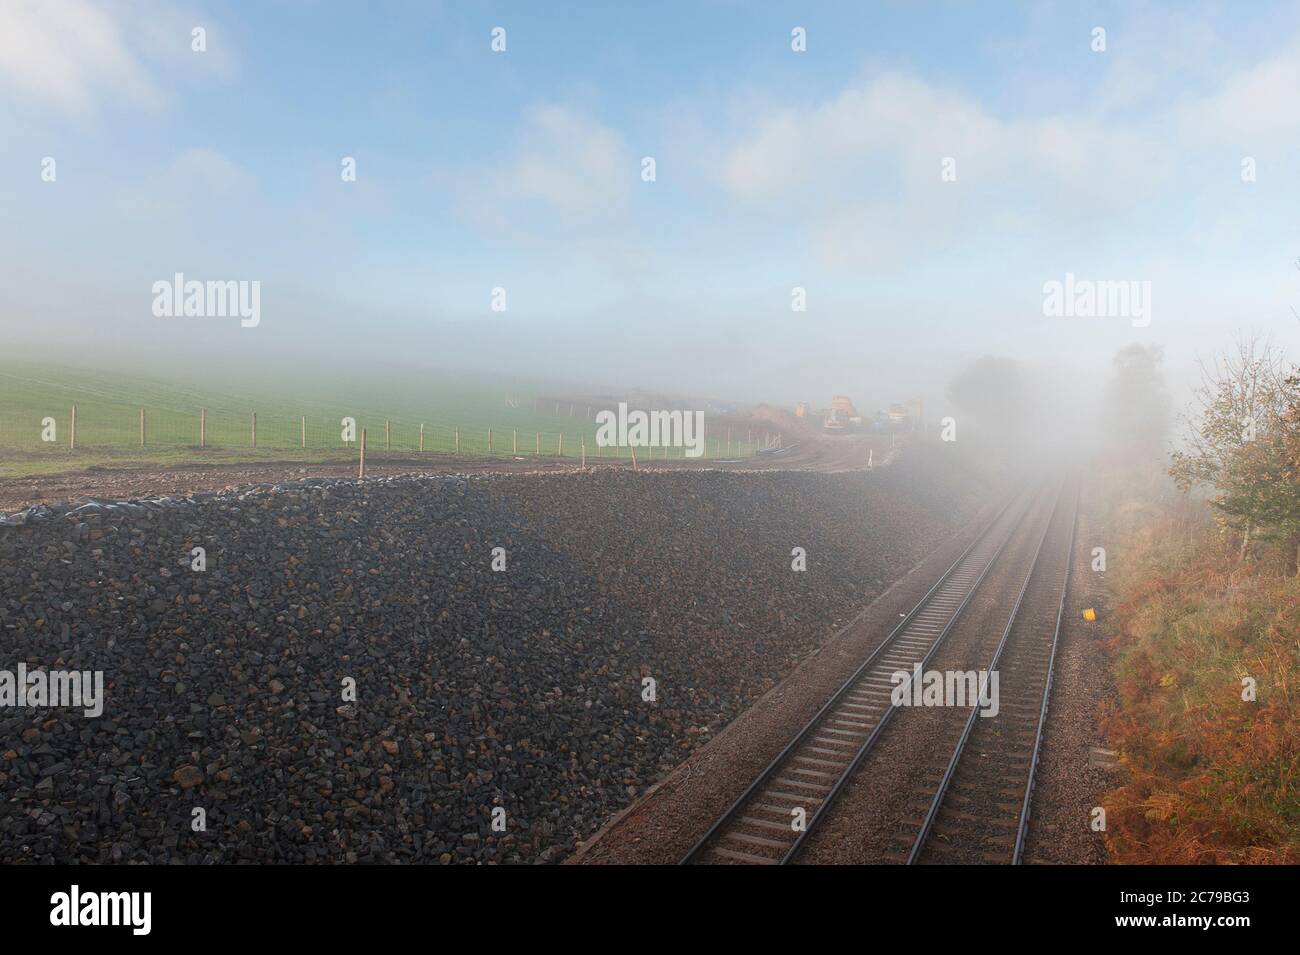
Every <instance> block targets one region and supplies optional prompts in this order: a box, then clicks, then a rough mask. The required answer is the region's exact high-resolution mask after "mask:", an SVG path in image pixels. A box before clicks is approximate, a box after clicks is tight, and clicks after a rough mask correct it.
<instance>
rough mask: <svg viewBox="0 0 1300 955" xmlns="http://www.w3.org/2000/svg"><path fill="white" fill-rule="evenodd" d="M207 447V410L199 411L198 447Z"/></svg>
mask: <svg viewBox="0 0 1300 955" xmlns="http://www.w3.org/2000/svg"><path fill="white" fill-rule="evenodd" d="M207 446H208V409H207V408H200V409H199V447H200V448H206V447H207Z"/></svg>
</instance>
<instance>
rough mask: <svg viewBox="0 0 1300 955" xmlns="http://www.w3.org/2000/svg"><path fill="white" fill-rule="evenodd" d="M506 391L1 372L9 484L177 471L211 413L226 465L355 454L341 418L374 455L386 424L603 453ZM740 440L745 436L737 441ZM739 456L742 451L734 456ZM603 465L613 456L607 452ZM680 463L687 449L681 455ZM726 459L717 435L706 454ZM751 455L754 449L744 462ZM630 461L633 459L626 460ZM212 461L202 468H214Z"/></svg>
mask: <svg viewBox="0 0 1300 955" xmlns="http://www.w3.org/2000/svg"><path fill="white" fill-rule="evenodd" d="M508 390H509V389H508V387H507V386H506V385H504V384H502V385H499V386H498V385H496V384H492V383H488V384H484V383H469V382H463V381H453V380H448V379H445V378H438V377H436V376H433V375H430V376H420V375H415V374H411V373H393V372H384V373H368V374H352V373H349V372H347V371H346V370H343V369H340V370H338V371H337V372H335V371H331V372H330V373H329V374H328V376H326V377H322V376H321V375H309V374H306V373H298V374H289V375H278V376H276V377H275V378H274V379H269V380H268V379H260V380H259V379H256V378H253V377H251V376H244V377H241V376H240V375H239V374H238V373H236V374H233V375H223V376H222V377H220V378H218V377H216V376H215V375H213V374H211V373H200V374H199V375H197V376H192V378H191V380H186V379H185V378H182V377H181V376H180V375H179V374H177V373H174V372H173V373H171V374H168V373H167V372H166V371H162V372H149V373H140V372H123V371H89V370H80V369H74V368H68V367H59V366H54V365H46V364H41V363H34V362H26V361H24V362H14V361H0V474H9V475H14V474H37V473H55V472H58V471H62V470H68V469H70V468H79V467H86V466H88V465H92V464H104V463H115V462H122V461H123V460H124V459H125V460H131V461H141V462H149V463H162V464H166V463H177V462H180V461H189V460H194V458H195V454H196V452H195V450H194V448H195V446H197V445H198V443H199V411H200V409H207V444H208V446H209V448H210V449H220V450H221V452H222V453H221V455H220V459H221V460H226V461H244V460H263V459H265V458H266V457H267V452H269V451H274V450H277V449H278V450H282V451H287V450H293V451H295V452H298V453H297V455H296V456H299V457H304V456H305V457H308V458H311V457H313V456H315V457H329V456H330V453H331V452H333V453H342V454H350V453H351V452H350V451H348V449H347V448H346V447H345V446H344V444H343V442H342V440H341V423H340V422H341V419H342V418H343V417H345V416H346V417H352V418H355V419H356V422H357V428H358V429H361V428H365V429H366V430H367V432H368V435H367V438H368V443H369V446H370V447H371V448H372V449H374V450H382V448H383V446H384V424H385V420H386V419H387V420H388V422H389V424H390V427H391V435H392V438H391V441H392V448H393V450H395V451H397V450H400V451H414V450H416V449H417V448H418V446H419V428H420V425H421V424H422V423H423V424H424V426H425V429H424V447H425V450H429V451H435V450H437V451H450V450H453V449H454V447H455V445H456V432H457V431H459V436H460V448H461V450H462V451H464V452H467V453H486V452H487V450H488V429H489V428H491V429H492V431H493V434H492V446H493V450H494V451H495V452H496V453H509V452H511V451H512V449H513V445H514V432H516V431H517V432H518V443H519V444H518V446H519V450H520V452H521V453H524V452H532V451H534V450H535V449H536V447H537V442H538V433H539V432H540V440H541V450H542V452H543V453H547V454H555V453H556V452H557V451H558V450H559V448H560V436H561V435H563V453H564V454H565V455H570V456H576V455H577V454H578V453H579V449H580V446H581V444H582V442H584V441H585V443H586V447H587V450H588V453H594V448H595V432H596V429H595V423H594V422H593V421H591V420H588V419H586V418H585V417H584V411H585V409H583V408H577V409H575V415H574V416H570V415H569V414H568V413H567V411H568V409H567V408H562V409H561V411H562V414H561V415H559V416H555V415H552V414H539V413H534V411H533V408H532V392H523V393H520V392H512V394H514V396H515V398H516V399H517V401H518V403H519V405H520V407H516V408H511V407H508V406H507V404H506V400H505V398H506V393H507V391H508ZM73 404H75V405H76V406H77V452H76V453H75V454H70V453H69V452H68V449H67V444H68V430H69V423H70V417H71V408H72V405H73ZM141 406H144V407H145V408H146V445H145V447H144V448H141V447H140V444H139V409H140V407H141ZM254 411H256V412H257V450H256V451H253V450H252V449H251V448H250V447H249V445H250V430H251V429H250V425H251V414H252V412H254ZM302 415H305V416H306V417H307V449H308V452H311V453H309V454H307V455H303V454H302V452H301V450H300V443H301V418H300V416H302ZM47 416H48V417H52V418H54V419H55V421H56V422H57V429H58V430H57V440H56V441H55V442H53V443H52V444H50V443H44V442H42V440H41V430H42V426H41V422H42V419H43V418H45V417H47ZM738 440H739V437H738ZM732 450H733V453H736V452H737V449H736V448H733V449H732ZM602 453H603V454H606V455H608V454H610V453H611V451H610V450H609V449H605V450H604V451H603V452H602ZM671 453H672V454H673V456H676V455H678V454H680V453H681V451H680V450H679V449H675V448H674V449H672V451H671ZM716 453H725V447H723V448H721V449H718V448H715V446H714V444H713V436H712V435H709V444H708V447H707V451H706V454H707V455H709V456H713V455H714V454H716ZM741 453H745V454H748V453H750V451H749V449H745V450H744V451H743V452H741ZM625 455H626V452H624V456H625ZM211 457H212V452H210V453H209V454H205V455H204V457H203V458H202V460H209V459H211Z"/></svg>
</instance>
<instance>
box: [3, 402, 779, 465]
mask: <svg viewBox="0 0 1300 955" xmlns="http://www.w3.org/2000/svg"><path fill="white" fill-rule="evenodd" d="M363 431H364V432H365V433H366V449H367V453H368V454H370V455H372V456H373V455H376V454H382V453H384V452H393V453H419V452H430V453H433V452H438V453H444V454H464V455H504V456H523V455H533V456H542V455H545V456H551V457H557V456H558V457H570V458H574V457H593V458H602V457H612V458H631V457H633V454H634V451H633V448H631V447H628V446H623V447H600V446H598V445H597V442H596V428H595V426H594V424H593V423H592V422H591V421H587V420H583V419H581V418H579V419H577V420H575V422H574V426H573V428H571V429H564V428H561V429H559V430H537V429H536V428H534V429H524V428H520V427H518V426H517V425H509V426H506V427H495V426H493V425H485V424H482V423H480V422H476V423H473V424H470V425H467V426H461V425H459V424H447V423H443V422H422V421H416V420H413V419H411V418H409V417H404V418H390V417H384V416H381V415H373V414H360V415H355V416H345V417H334V416H326V415H319V414H318V415H298V416H296V417H295V416H291V415H285V414H283V413H271V414H259V413H258V412H256V411H250V412H248V413H247V414H237V413H232V412H229V411H219V412H209V411H207V410H206V409H195V410H192V411H187V410H177V409H174V408H153V407H139V408H135V409H129V408H122V407H120V406H112V407H102V406H100V407H95V406H92V407H86V406H80V405H70V406H69V407H68V408H67V409H66V410H63V411H61V412H50V413H46V414H42V415H38V414H35V413H32V412H24V411H13V410H4V409H0V449H10V450H15V451H24V452H36V451H41V450H53V449H55V448H62V449H71V450H73V451H76V450H86V451H90V450H111V451H131V450H135V451H140V452H142V453H146V454H147V453H148V452H149V451H150V450H155V451H156V450H160V449H171V450H183V449H189V450H193V451H195V452H196V453H197V452H200V451H203V450H205V449H209V448H211V449H221V450H232V449H247V450H248V451H255V450H262V451H294V450H297V451H311V452H348V451H353V452H355V451H359V450H360V441H361V435H362V432H363ZM779 442H780V437H779V435H777V434H775V433H770V432H767V431H765V430H762V429H756V428H754V427H751V426H733V425H731V424H726V423H722V424H715V425H713V426H711V427H710V426H707V425H706V427H705V430H704V435H703V442H702V443H703V448H702V453H701V454H700V455H692V454H691V453H690V451H691V449H688V448H687V447H685V446H667V447H665V446H654V447H646V446H638V447H637V448H636V449H635V456H636V457H637V458H639V459H646V460H656V459H662V458H670V459H671V458H686V457H691V456H697V457H704V458H713V459H720V458H741V457H749V456H752V455H754V454H756V453H757V452H758V451H760V450H762V449H763V448H771V447H776V446H778V445H779Z"/></svg>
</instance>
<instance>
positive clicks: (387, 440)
mask: <svg viewBox="0 0 1300 955" xmlns="http://www.w3.org/2000/svg"><path fill="white" fill-rule="evenodd" d="M391 446H392V432H391V431H389V429H388V419H387V418H385V419H384V450H385V451H387V450H389V449H390V447H391Z"/></svg>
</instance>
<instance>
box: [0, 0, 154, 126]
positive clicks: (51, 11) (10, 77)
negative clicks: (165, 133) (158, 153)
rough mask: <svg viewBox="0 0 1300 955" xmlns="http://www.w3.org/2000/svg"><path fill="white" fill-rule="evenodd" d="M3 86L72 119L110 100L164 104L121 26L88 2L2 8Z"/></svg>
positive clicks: (12, 1) (12, 0)
mask: <svg viewBox="0 0 1300 955" xmlns="http://www.w3.org/2000/svg"><path fill="white" fill-rule="evenodd" d="M0 86H6V87H9V88H10V89H11V90H13V91H14V92H15V93H17V94H18V96H20V97H24V98H27V99H30V100H32V101H35V102H37V103H39V104H42V105H48V106H53V107H55V108H57V109H60V110H62V111H65V112H68V113H73V114H82V113H87V112H90V111H91V110H92V109H94V108H95V107H96V106H97V105H98V104H99V103H100V102H101V101H103V100H108V99H123V100H126V101H128V102H129V103H131V104H133V105H145V106H152V105H155V104H157V103H159V102H160V101H161V94H160V93H159V91H158V89H157V87H155V85H154V84H153V82H152V80H151V79H150V78H149V75H148V73H147V71H146V70H145V68H144V67H143V66H142V65H141V63H140V62H139V61H138V59H137V58H136V57H135V56H134V55H133V54H132V53H131V52H130V51H129V50H128V48H127V45H126V43H125V42H124V39H123V31H122V30H121V29H120V27H119V24H118V22H117V20H116V19H115V18H114V17H113V16H111V15H110V14H109V13H107V12H106V11H105V10H103V9H101V8H99V7H97V6H96V5H94V4H92V3H90V2H88V0H5V2H4V3H2V4H0Z"/></svg>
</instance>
